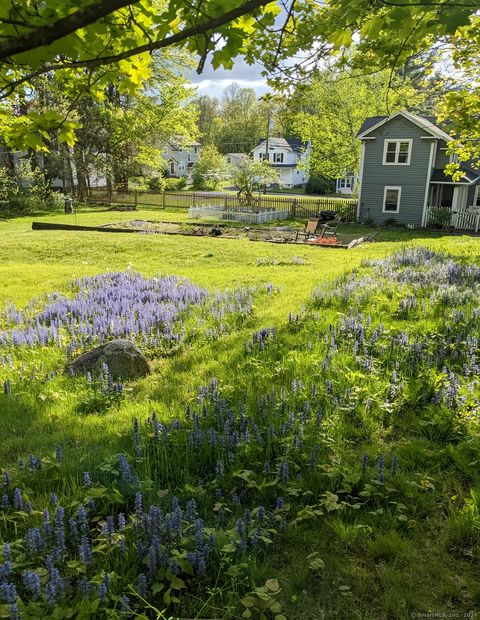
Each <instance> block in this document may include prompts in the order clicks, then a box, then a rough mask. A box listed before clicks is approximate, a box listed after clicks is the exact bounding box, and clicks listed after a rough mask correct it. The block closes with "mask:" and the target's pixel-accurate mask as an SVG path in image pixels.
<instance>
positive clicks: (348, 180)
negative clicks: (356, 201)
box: [335, 172, 358, 196]
mask: <svg viewBox="0 0 480 620" xmlns="http://www.w3.org/2000/svg"><path fill="white" fill-rule="evenodd" d="M357 182H358V177H357V175H356V174H355V173H354V172H346V173H345V175H344V176H343V177H339V178H338V179H336V183H335V191H336V193H337V194H344V195H347V196H351V195H352V193H353V191H354V190H355V186H356V184H357Z"/></svg>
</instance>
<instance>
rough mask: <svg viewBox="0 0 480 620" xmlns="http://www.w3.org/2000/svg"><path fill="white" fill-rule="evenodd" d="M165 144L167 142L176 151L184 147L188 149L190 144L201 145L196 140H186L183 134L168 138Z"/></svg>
mask: <svg viewBox="0 0 480 620" xmlns="http://www.w3.org/2000/svg"><path fill="white" fill-rule="evenodd" d="M167 144H169V145H170V146H171V147H172V149H175V150H176V151H183V150H184V149H189V148H191V147H192V146H201V145H200V142H196V141H195V140H193V141H192V142H187V141H186V140H185V138H183V136H175V137H174V138H171V139H170V140H167Z"/></svg>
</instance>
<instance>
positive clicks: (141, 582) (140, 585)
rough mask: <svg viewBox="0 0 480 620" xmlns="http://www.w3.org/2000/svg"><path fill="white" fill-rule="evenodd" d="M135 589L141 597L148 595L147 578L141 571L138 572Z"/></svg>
mask: <svg viewBox="0 0 480 620" xmlns="http://www.w3.org/2000/svg"><path fill="white" fill-rule="evenodd" d="M137 590H138V593H139V594H140V596H141V597H143V598H145V597H146V596H148V583H147V578H146V576H145V575H144V574H143V573H140V575H139V576H138V579H137Z"/></svg>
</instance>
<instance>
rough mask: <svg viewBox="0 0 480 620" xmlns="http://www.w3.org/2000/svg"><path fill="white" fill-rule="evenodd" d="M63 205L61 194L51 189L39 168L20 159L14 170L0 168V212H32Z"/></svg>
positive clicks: (53, 208)
mask: <svg viewBox="0 0 480 620" xmlns="http://www.w3.org/2000/svg"><path fill="white" fill-rule="evenodd" d="M62 206H63V195H62V194H59V193H56V192H54V191H52V189H51V188H50V187H49V185H48V182H47V180H46V179H45V176H44V174H43V173H42V171H41V170H40V169H39V168H32V166H31V162H30V161H29V160H26V159H21V160H20V161H19V162H18V164H17V165H16V167H15V170H14V171H10V170H7V169H6V168H0V212H3V213H5V214H11V215H13V214H19V215H23V214H26V213H33V212H34V211H44V210H46V209H47V210H55V209H59V208H61V207H62Z"/></svg>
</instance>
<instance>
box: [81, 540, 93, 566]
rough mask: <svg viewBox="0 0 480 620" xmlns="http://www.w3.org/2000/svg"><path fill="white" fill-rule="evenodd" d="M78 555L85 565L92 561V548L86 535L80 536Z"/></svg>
mask: <svg viewBox="0 0 480 620" xmlns="http://www.w3.org/2000/svg"><path fill="white" fill-rule="evenodd" d="M78 555H79V556H80V560H81V561H82V562H83V564H85V566H90V564H91V563H92V549H91V546H90V541H89V539H88V536H82V538H81V540H80V546H79V547H78Z"/></svg>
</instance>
